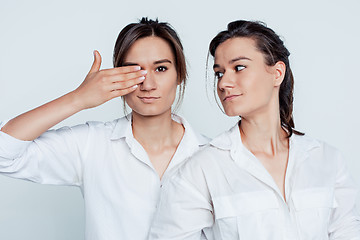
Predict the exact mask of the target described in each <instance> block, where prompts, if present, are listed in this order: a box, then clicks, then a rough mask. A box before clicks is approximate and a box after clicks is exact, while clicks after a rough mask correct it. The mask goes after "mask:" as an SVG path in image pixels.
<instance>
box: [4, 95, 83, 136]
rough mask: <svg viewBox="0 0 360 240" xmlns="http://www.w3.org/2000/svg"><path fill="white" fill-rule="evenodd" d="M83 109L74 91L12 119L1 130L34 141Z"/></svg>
mask: <svg viewBox="0 0 360 240" xmlns="http://www.w3.org/2000/svg"><path fill="white" fill-rule="evenodd" d="M81 110H82V106H81V104H80V102H79V101H78V99H77V97H76V95H75V93H74V92H70V93H68V94H66V95H64V96H62V97H59V98H57V99H55V100H53V101H51V102H48V103H46V104H44V105H42V106H40V107H37V108H35V109H33V110H30V111H28V112H26V113H23V114H21V115H19V116H17V117H15V118H13V119H11V120H10V121H9V122H8V123H7V124H6V125H5V126H4V127H3V128H2V129H1V131H3V132H5V133H7V134H9V135H11V136H13V137H15V138H17V139H20V140H25V141H32V140H34V139H36V138H37V137H39V136H40V135H41V134H42V133H44V132H45V131H47V130H48V129H49V128H51V127H53V126H54V125H56V124H58V123H59V122H61V121H63V120H64V119H66V118H68V117H70V116H71V115H73V114H75V113H77V112H79V111H81Z"/></svg>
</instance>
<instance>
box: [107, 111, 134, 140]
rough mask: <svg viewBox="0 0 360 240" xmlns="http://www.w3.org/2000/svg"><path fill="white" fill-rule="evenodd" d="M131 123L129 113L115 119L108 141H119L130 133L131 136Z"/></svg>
mask: <svg viewBox="0 0 360 240" xmlns="http://www.w3.org/2000/svg"><path fill="white" fill-rule="evenodd" d="M131 121H132V114H131V113H129V114H128V115H126V116H125V117H122V118H119V119H117V120H116V124H115V126H114V128H113V131H112V133H111V137H110V139H111V140H119V139H121V138H125V137H126V136H129V134H130V133H131V135H132V128H131Z"/></svg>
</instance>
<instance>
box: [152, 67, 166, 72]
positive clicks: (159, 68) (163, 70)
mask: <svg viewBox="0 0 360 240" xmlns="http://www.w3.org/2000/svg"><path fill="white" fill-rule="evenodd" d="M166 70H167V67H165V66H159V67H157V68H156V70H155V71H156V72H165V71H166Z"/></svg>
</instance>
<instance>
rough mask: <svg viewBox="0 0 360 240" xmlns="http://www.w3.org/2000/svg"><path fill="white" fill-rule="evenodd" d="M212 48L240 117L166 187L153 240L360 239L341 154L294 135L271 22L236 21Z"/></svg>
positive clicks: (287, 72)
mask: <svg viewBox="0 0 360 240" xmlns="http://www.w3.org/2000/svg"><path fill="white" fill-rule="evenodd" d="M209 51H210V54H211V55H212V56H213V57H214V66H213V68H214V72H215V76H216V78H217V94H218V97H219V99H220V101H221V103H222V106H223V109H224V111H225V113H226V114H227V115H228V116H240V118H241V120H240V121H239V122H238V123H237V124H236V125H235V126H234V127H233V128H231V129H230V130H229V131H227V132H224V133H223V134H221V135H220V136H218V137H216V138H215V139H214V140H212V141H211V142H210V144H209V146H208V147H206V148H204V149H202V150H201V151H199V152H198V153H196V154H195V155H194V156H193V157H192V158H191V160H189V161H188V162H187V163H186V164H185V165H183V166H182V167H181V168H180V169H179V172H178V173H177V174H176V175H174V177H172V179H171V181H169V182H168V184H166V186H164V187H163V192H162V193H163V194H162V197H161V199H160V203H159V208H158V212H157V214H156V217H155V220H154V223H153V226H152V228H151V232H150V239H167V240H170V239H179V240H180V239H181V240H184V239H200V238H201V237H206V238H207V239H216V240H220V239H222V240H230V239H241V240H281V239H283V240H290V239H294V240H315V239H316V240H320V239H321V240H325V239H342V240H349V239H352V240H355V239H357V240H358V239H360V217H359V214H358V212H357V211H356V207H355V205H356V204H355V203H356V199H357V193H358V189H357V188H356V186H355V185H354V182H353V181H352V179H351V177H350V176H349V172H348V170H347V168H346V166H345V163H344V160H343V158H342V156H341V154H340V153H339V151H338V150H336V149H335V148H334V147H331V146H329V145H328V144H326V143H324V142H322V141H319V140H316V139H313V138H311V137H308V136H307V135H305V134H304V133H301V132H299V131H297V130H295V129H294V127H295V126H294V120H293V116H292V111H293V84H294V80H293V76H292V72H291V69H290V63H289V59H288V58H289V55H290V53H289V51H288V50H287V49H286V47H285V46H284V44H283V41H282V40H281V39H280V38H279V37H278V35H277V34H276V33H275V32H274V31H273V30H272V29H270V28H268V27H266V26H265V24H263V23H260V22H252V21H234V22H231V23H229V24H228V28H227V30H225V31H222V32H220V33H219V34H218V35H217V36H216V37H215V38H214V39H213V40H212V41H211V43H210V47H209ZM238 66H242V67H240V68H238Z"/></svg>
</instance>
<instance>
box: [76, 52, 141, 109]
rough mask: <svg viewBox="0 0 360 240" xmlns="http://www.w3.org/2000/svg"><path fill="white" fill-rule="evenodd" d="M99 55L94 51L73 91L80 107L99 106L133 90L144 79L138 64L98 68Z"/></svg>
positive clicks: (99, 63)
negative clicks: (83, 74) (89, 67)
mask: <svg viewBox="0 0 360 240" xmlns="http://www.w3.org/2000/svg"><path fill="white" fill-rule="evenodd" d="M100 66H101V56H100V53H99V52H98V51H94V62H93V64H92V66H91V69H90V71H89V73H88V74H87V76H86V78H85V80H84V81H83V82H82V84H81V85H80V86H79V87H78V88H77V89H76V90H74V91H73V93H74V95H75V96H76V98H77V102H78V103H79V104H80V105H81V108H82V109H86V108H93V107H96V106H99V105H101V104H103V103H105V102H107V101H109V100H111V99H113V98H116V97H120V96H124V95H126V94H128V93H130V92H132V91H134V90H135V89H136V88H137V86H138V84H139V83H141V82H143V81H144V79H145V75H146V71H145V70H141V68H140V66H126V67H117V68H111V69H104V70H100Z"/></svg>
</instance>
